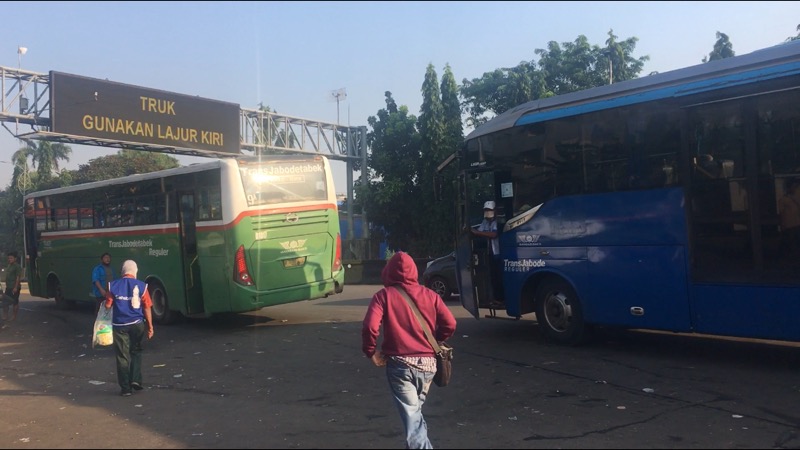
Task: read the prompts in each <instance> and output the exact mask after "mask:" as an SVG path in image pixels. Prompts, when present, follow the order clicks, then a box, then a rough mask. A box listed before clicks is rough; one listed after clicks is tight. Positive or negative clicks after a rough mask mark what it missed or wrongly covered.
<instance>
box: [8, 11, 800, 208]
mask: <svg viewBox="0 0 800 450" xmlns="http://www.w3.org/2000/svg"><path fill="white" fill-rule="evenodd" d="M0 17H3V20H2V25H0V66H6V67H17V64H18V62H19V61H18V55H17V48H18V47H19V46H24V47H27V48H28V52H27V54H25V55H24V56H22V58H21V66H22V68H23V69H27V70H33V71H36V72H42V73H46V72H49V71H50V70H56V71H61V72H66V73H70V74H75V75H82V76H86V77H92V78H101V79H108V80H109V81H115V82H120V83H126V84H132V85H137V86H142V87H146V88H152V89H160V90H165V91H171V92H176V93H181V94H188V95H198V96H201V97H206V98H210V99H215V100H221V101H226V102H233V103H238V104H240V105H241V107H243V108H251V109H254V108H257V107H258V104H259V103H263V104H264V105H268V106H270V107H271V108H272V109H273V110H275V111H278V112H279V113H282V114H286V115H290V116H295V117H302V118H306V119H313V120H319V121H324V122H331V123H334V122H336V120H337V106H336V102H335V101H331V99H330V93H331V91H333V90H337V89H340V88H345V89H346V92H347V98H346V100H344V101H343V102H341V103H340V105H339V117H340V119H339V120H340V122H341V123H342V124H345V125H346V124H350V125H354V126H356V125H367V118H368V117H369V116H373V115H376V113H377V111H378V110H379V109H381V108H383V107H384V106H385V102H384V92H385V91H391V92H392V94H393V97H394V99H395V100H396V101H397V103H398V104H400V105H407V106H408V107H409V110H410V112H411V113H412V114H414V115H418V114H419V108H420V105H421V103H422V97H421V93H420V90H421V87H422V82H423V79H424V75H425V69H426V67H427V66H428V64H429V63H430V64H433V65H434V67H435V68H436V71H437V73H438V75H439V77H441V75H442V72H443V68H444V66H445V64H450V67H451V68H452V70H453V73H454V75H455V78H456V81H458V82H459V84H460V83H461V81H462V80H463V79H465V78H467V79H473V78H479V77H481V75H482V74H483V73H485V72H489V71H492V70H494V69H497V68H501V67H513V66H515V65H517V64H519V63H520V62H521V61H529V60H535V59H537V58H536V55H535V53H534V50H535V49H537V48H545V47H546V46H547V43H548V42H550V41H556V42H559V43H563V42H571V41H574V40H575V39H576V38H577V37H578V36H579V35H585V36H586V37H587V38H588V40H589V42H590V43H591V44H596V45H600V46H602V45H604V43H605V40H606V39H607V37H608V31H609V30H610V29H613V30H614V34H615V35H617V36H618V39H619V40H623V39H627V38H629V37H637V38H638V39H639V41H638V43H637V46H636V51H635V52H634V56H635V57H640V56H644V55H648V56H649V57H650V61H648V62H647V63H646V64H645V66H644V70H643V71H642V75H646V74H648V73H650V72H652V71H659V72H666V71H669V70H673V69H679V68H683V67H688V66H692V65H696V64H700V62H701V60H702V58H703V57H704V56H706V55H708V53H709V52H710V51H711V50H712V48H713V45H714V42H715V41H716V32H717V31H720V32H723V33H725V34H727V35H728V36H729V37H730V41H731V43H732V44H733V49H734V51H735V52H736V54H737V55H742V54H746V53H750V52H752V51H754V50H758V49H761V48H765V47H769V46H772V45H776V44H779V43H781V42H783V41H785V40H786V38H787V37H789V36H795V35H797V26H798V24H800V2H770V1H761V2H738V1H737V2H501V1H495V2H294V1H293V2H158V3H154V2H153V3H151V2H102V3H101V2H98V3H86V2H3V3H0ZM10 128H11V129H13V125H12V126H10ZM19 147H20V143H19V141H18V140H17V139H15V138H14V137H13V135H12V134H11V133H9V132H8V131H7V130H6V129H4V128H0V160H2V161H10V159H11V154H12V153H13V152H14V151H16V150H17V149H18V148H19ZM72 149H73V154H72V157H71V159H70V162H69V163H67V164H66V167H67V168H69V169H77V168H78V165H79V164H85V163H86V162H88V161H89V160H90V159H93V158H96V157H99V156H104V155H108V154H113V153H116V152H117V150H116V149H104V148H102V147H92V146H72ZM179 160H181V162H182V163H189V162H196V161H199V160H200V159H199V158H190V157H179ZM332 164H333V167H334V171H335V182H336V188H337V192H345V189H346V187H345V175H344V167H345V166H344V163H343V162H338V161H333V162H332ZM12 171H13V167H12V166H11V165H10V164H0V187H6V186H8V183H9V181H10V179H11V173H12Z"/></svg>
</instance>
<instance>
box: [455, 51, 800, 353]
mask: <svg viewBox="0 0 800 450" xmlns="http://www.w3.org/2000/svg"><path fill="white" fill-rule="evenodd" d="M450 163H453V164H456V165H457V170H456V173H457V180H456V181H455V184H456V185H457V192H458V195H457V201H456V205H455V209H456V215H457V220H456V224H457V226H458V230H459V231H458V232H457V233H456V234H457V236H458V237H457V239H456V254H457V262H458V267H457V271H458V273H457V275H458V276H457V278H458V283H459V290H460V295H461V302H462V304H463V306H464V308H466V309H467V310H468V311H470V312H471V313H472V314H473V315H474V316H475V317H476V318H478V317H479V316H480V312H479V311H480V310H481V309H485V310H486V309H488V310H489V313H490V314H489V316H490V317H491V316H495V315H496V314H497V313H498V312H501V313H502V312H504V313H505V314H506V315H508V316H509V317H511V318H520V317H521V316H522V315H524V314H528V313H535V315H536V319H537V322H538V324H539V328H540V329H541V331H542V332H543V334H544V335H545V337H547V338H548V339H550V340H553V341H556V342H559V343H565V344H578V343H581V342H584V341H585V340H586V339H587V338H588V337H589V336H590V334H591V333H590V332H591V330H592V329H593V328H596V327H598V326H603V327H605V326H608V327H622V328H629V329H649V330H665V331H672V332H693V333H703V334H712V335H720V336H737V337H749V338H762V339H773V340H785V341H798V340H800V249H799V248H798V246H799V245H800V243H799V242H798V240H800V215H799V214H800V213H799V212H798V209H800V187H797V186H798V181H799V180H800V41H795V42H788V43H784V44H781V45H778V46H775V47H771V48H767V49H764V50H759V51H756V52H753V53H750V54H747V55H742V56H736V57H732V58H727V59H723V60H718V61H711V62H708V63H705V64H701V65H697V66H693V67H688V68H684V69H680V70H675V71H671V72H665V73H660V74H654V75H650V76H647V77H643V78H638V79H635V80H630V81H626V82H620V83H617V84H612V85H607V86H601V87H597V88H593V89H588V90H585V91H581V92H575V93H570V94H566V95H561V96H556V97H551V98H545V99H539V100H535V101H532V102H528V103H525V104H522V105H520V106H517V107H515V108H513V109H511V110H509V111H507V112H505V113H503V114H500V115H498V116H497V117H495V118H494V119H492V120H490V121H488V122H486V123H485V124H483V125H481V126H480V127H478V128H476V129H475V130H474V131H473V132H472V133H471V134H469V135H468V136H467V138H466V139H465V142H464V145H463V146H462V147H461V148H460V149H459V150H458V151H457V152H456V153H454V155H453V156H452V157H451V158H449V159H448V161H445V162H444V163H443V164H442V165H440V168H439V169H440V170H441V169H443V168H444V167H446V166H447V164H450ZM795 198H796V199H795ZM488 200H492V201H494V202H495V203H496V205H497V206H496V211H497V216H498V223H499V227H498V230H499V233H498V234H499V244H500V252H499V254H498V255H490V254H489V253H488V251H487V245H486V243H485V239H480V238H474V237H470V233H465V232H464V231H463V230H466V229H467V227H474V226H475V225H476V224H478V223H479V222H480V221H481V219H482V216H483V211H482V209H483V205H484V202H486V201H488ZM482 241H484V242H482ZM492 268H494V269H495V270H494V271H493V270H492ZM493 275H495V276H496V278H495V280H497V278H500V279H501V281H502V282H501V283H494V284H493V283H492V282H491V277H492V276H493Z"/></svg>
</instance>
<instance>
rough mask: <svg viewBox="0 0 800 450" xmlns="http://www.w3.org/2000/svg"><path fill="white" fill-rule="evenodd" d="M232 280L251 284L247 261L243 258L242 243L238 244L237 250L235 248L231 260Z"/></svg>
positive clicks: (247, 284) (251, 279)
mask: <svg viewBox="0 0 800 450" xmlns="http://www.w3.org/2000/svg"><path fill="white" fill-rule="evenodd" d="M233 281H235V282H237V283H239V284H243V285H245V286H252V285H253V277H251V276H250V271H248V270H247V261H245V259H244V245H240V246H239V250H236V256H235V257H234V260H233Z"/></svg>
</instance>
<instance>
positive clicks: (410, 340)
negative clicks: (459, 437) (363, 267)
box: [361, 252, 456, 448]
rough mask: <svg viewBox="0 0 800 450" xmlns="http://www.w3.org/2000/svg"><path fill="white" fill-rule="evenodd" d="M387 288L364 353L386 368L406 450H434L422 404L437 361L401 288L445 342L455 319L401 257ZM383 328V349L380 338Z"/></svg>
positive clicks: (374, 306) (387, 272) (367, 326)
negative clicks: (411, 449) (429, 449)
mask: <svg viewBox="0 0 800 450" xmlns="http://www.w3.org/2000/svg"><path fill="white" fill-rule="evenodd" d="M381 280H382V281H383V285H384V288H383V289H381V290H380V291H378V292H376V293H375V295H373V296H372V300H371V301H370V303H369V307H367V314H366V315H365V316H364V321H363V324H362V328H361V350H362V351H363V352H364V355H365V356H366V357H367V358H370V360H371V361H372V363H373V364H375V366H377V367H386V378H387V379H388V381H389V388H390V389H391V392H392V400H393V401H394V404H395V406H397V410H398V412H399V413H400V419H401V420H402V421H403V427H404V429H405V439H406V448H433V446H432V444H431V441H430V439H429V438H428V425H427V424H426V423H425V418H424V417H423V416H422V405H423V404H424V403H425V400H426V399H427V397H428V391H429V389H430V387H431V382H432V381H433V376H434V375H435V374H436V357H435V356H434V352H433V348H432V347H431V344H430V342H428V339H427V338H426V337H425V331H423V329H422V327H421V326H420V324H419V321H418V320H417V316H416V315H415V314H414V312H413V310H412V309H411V307H410V305H409V304H408V302H406V300H405V298H403V294H401V293H400V291H399V289H404V290H405V292H406V294H408V297H409V299H410V300H411V301H413V302H414V303H415V304H416V305H417V308H418V309H419V312H420V315H421V316H422V319H423V320H424V321H425V322H427V325H428V327H429V328H430V330H431V333H432V334H433V336H434V338H435V339H436V340H437V341H445V340H447V339H448V338H449V337H450V336H452V335H453V333H455V331H456V319H455V317H453V314H452V313H451V312H450V309H449V308H448V307H447V306H446V305H445V304H444V301H443V300H442V298H441V297H439V295H438V294H436V292H434V291H432V290H430V289H428V288H426V287H425V286H422V285H420V284H419V281H418V272H417V265H416V264H415V263H414V260H413V259H411V256H409V255H408V253H404V252H397V253H395V254H394V256H392V257H391V259H389V262H387V263H386V266H385V267H384V268H383V271H382V272H381ZM381 327H383V341H382V343H381V349H380V350H377V342H378V336H379V335H380V331H381Z"/></svg>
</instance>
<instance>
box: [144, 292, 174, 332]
mask: <svg viewBox="0 0 800 450" xmlns="http://www.w3.org/2000/svg"><path fill="white" fill-rule="evenodd" d="M147 292H148V293H149V294H150V300H151V301H152V302H153V307H152V308H150V309H151V312H152V314H153V322H155V323H157V324H159V325H169V324H171V323H173V322H174V321H175V319H176V316H177V313H174V312H172V311H170V310H169V298H167V290H166V289H164V286H163V285H162V284H161V283H159V282H158V281H155V282H152V283H148V284H147Z"/></svg>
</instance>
